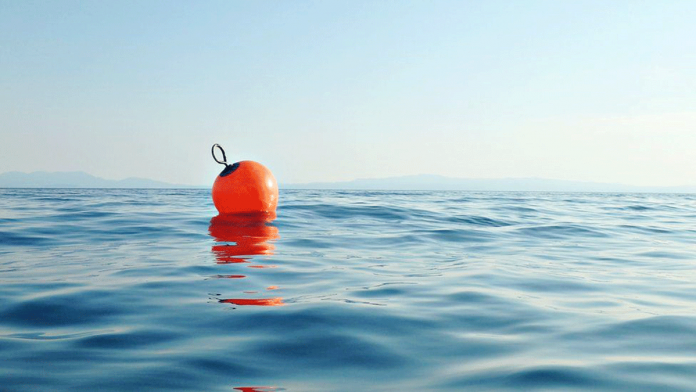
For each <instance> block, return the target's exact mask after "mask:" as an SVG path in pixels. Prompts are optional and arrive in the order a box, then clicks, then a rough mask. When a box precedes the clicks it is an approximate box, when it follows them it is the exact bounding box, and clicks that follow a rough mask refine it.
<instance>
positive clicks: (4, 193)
mask: <svg viewBox="0 0 696 392" xmlns="http://www.w3.org/2000/svg"><path fill="white" fill-rule="evenodd" d="M215 215H216V213H215V209H214V207H213V206H212V202H211V200H210V194H209V192H208V191H206V190H55V189H50V190H29V189H27V190H21V189H17V190H12V189H5V190H0V390H2V391H97V390H98V391H124V390H148V391H152V390H196V391H202V390H205V391H235V390H238V391H239V390H241V391H247V392H249V391H281V390H287V391H326V390H329V391H355V390H370V391H393V390H403V391H417V390H427V391H434V390H506V389H520V390H597V391H600V390H607V391H614V390H633V391H640V390H645V391H653V390H661V391H665V390H694V388H696V196H694V195H640V194H546V193H470V192H359V191H350V192H340V191H284V192H281V198H280V207H279V210H278V218H277V219H276V220H275V221H273V222H272V223H263V222H249V221H241V220H240V221H234V222H215V221H213V223H211V218H212V217H213V216H215Z"/></svg>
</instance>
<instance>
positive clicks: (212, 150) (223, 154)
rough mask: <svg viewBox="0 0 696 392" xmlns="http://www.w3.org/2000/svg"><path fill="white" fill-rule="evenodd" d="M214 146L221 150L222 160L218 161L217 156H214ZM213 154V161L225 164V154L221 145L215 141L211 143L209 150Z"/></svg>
mask: <svg viewBox="0 0 696 392" xmlns="http://www.w3.org/2000/svg"><path fill="white" fill-rule="evenodd" d="M215 147H217V148H219V149H220V151H221V152H222V162H220V161H219V160H218V159H217V157H216V156H215ZM210 151H211V152H212V154H213V159H215V162H217V163H219V164H221V165H225V166H227V157H226V156H225V150H223V149H222V146H220V145H219V144H217V143H215V144H213V148H212V149H211V150H210Z"/></svg>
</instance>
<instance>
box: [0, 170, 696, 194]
mask: <svg viewBox="0 0 696 392" xmlns="http://www.w3.org/2000/svg"><path fill="white" fill-rule="evenodd" d="M206 187H207V186H192V185H180V184H170V183H166V182H161V181H154V180H148V179H145V178H126V179H124V180H107V179H104V178H99V177H95V176H93V175H90V174H87V173H85V172H34V173H21V172H9V173H3V174H0V188H206ZM280 188H281V189H362V190H461V191H544V192H651V193H696V186H678V187H646V186H633V185H622V184H607V183H598V182H582V181H566V180H549V179H543V178H500V179H471V178H453V177H445V176H438V175H431V174H420V175H412V176H402V177H389V178H366V179H357V180H353V181H343V182H312V183H306V184H281V186H280Z"/></svg>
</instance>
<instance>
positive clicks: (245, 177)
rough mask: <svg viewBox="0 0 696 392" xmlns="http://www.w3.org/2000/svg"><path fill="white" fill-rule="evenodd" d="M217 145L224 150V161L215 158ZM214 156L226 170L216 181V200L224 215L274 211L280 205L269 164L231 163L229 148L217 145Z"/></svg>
mask: <svg viewBox="0 0 696 392" xmlns="http://www.w3.org/2000/svg"><path fill="white" fill-rule="evenodd" d="M215 147H217V148H219V149H220V151H221V152H222V161H219V160H218V159H217V157H215ZM212 152H213V159H215V162H217V163H219V164H222V165H225V169H224V170H223V171H222V172H221V173H220V175H219V176H218V177H217V178H216V179H215V183H214V184H213V203H214V204H215V208H217V210H218V212H220V215H227V214H244V215H253V214H273V215H275V210H276V207H277V206H278V183H277V182H276V179H275V177H274V176H273V173H271V171H270V170H268V168H266V166H264V165H262V164H260V163H258V162H254V161H241V162H237V163H235V164H232V165H228V164H227V157H225V151H224V150H223V149H222V147H220V145H218V144H214V145H213V149H212Z"/></svg>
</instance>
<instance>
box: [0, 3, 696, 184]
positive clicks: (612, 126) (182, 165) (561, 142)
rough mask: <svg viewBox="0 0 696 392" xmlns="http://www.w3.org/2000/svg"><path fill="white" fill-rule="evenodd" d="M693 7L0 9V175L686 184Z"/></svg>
mask: <svg viewBox="0 0 696 392" xmlns="http://www.w3.org/2000/svg"><path fill="white" fill-rule="evenodd" d="M694 20H696V2H695V1H691V0H690V1H679V0H673V1H640V0H631V1H621V0H616V1H592V0H582V1H580V0H579V1H571V0H569V1H557V0H550V1H533V0H529V1H513V0H505V1H463V0H460V1H438V0H432V1H406V0H403V1H387V0H373V1H359V0H346V1H329V0H326V1H200V2H199V1H188V2H180V1H171V0H166V1H123V0H121V1H39V2H36V1H28V0H2V1H0V80H1V83H0V173H2V172H7V171H23V172H33V171H86V172H88V173H90V174H93V175H96V176H99V177H103V178H107V179H123V178H126V177H144V178H150V179H155V180H160V181H166V182H170V183H175V184H187V185H206V184H212V182H213V181H214V179H215V176H216V175H217V174H218V173H219V172H220V170H221V169H222V166H220V165H218V164H216V163H215V162H214V161H213V159H212V157H211V155H210V148H211V146H212V145H213V144H214V143H219V144H221V145H222V146H223V147H224V148H225V151H226V153H227V157H228V159H229V160H230V161H239V160H255V161H258V162H261V163H263V164H264V165H266V166H267V167H269V168H270V169H271V170H272V171H273V173H274V174H275V176H276V178H277V179H278V181H279V182H280V183H281V184H282V183H304V182H314V181H343V180H352V179H355V178H381V177H391V176H401V175H411V174H439V175H444V176H451V177H467V178H509V177H541V178H551V179H563V180H579V181H597V182H612V183H623V184H632V185H654V186H667V185H675V186H676V185H689V184H696V39H694V38H695V37H696V23H694Z"/></svg>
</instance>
